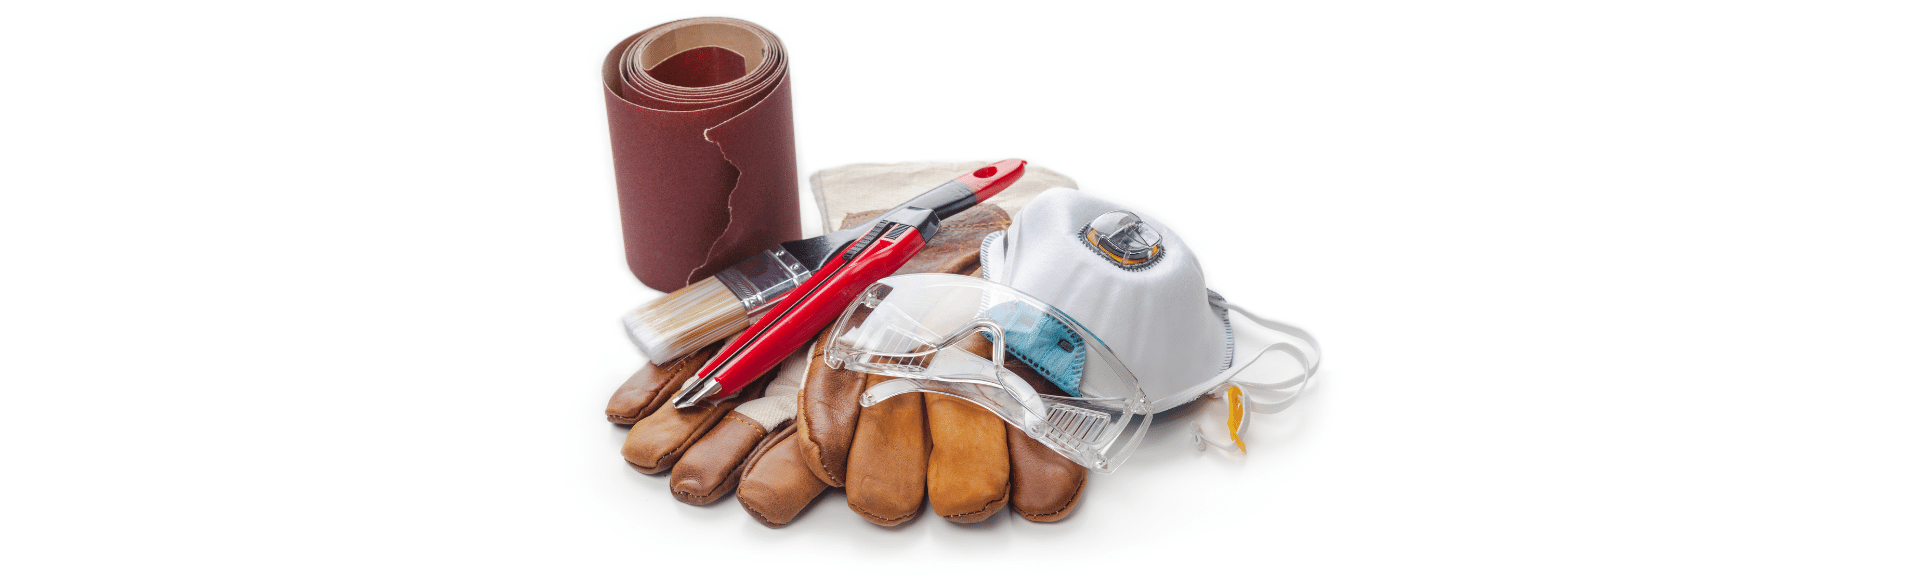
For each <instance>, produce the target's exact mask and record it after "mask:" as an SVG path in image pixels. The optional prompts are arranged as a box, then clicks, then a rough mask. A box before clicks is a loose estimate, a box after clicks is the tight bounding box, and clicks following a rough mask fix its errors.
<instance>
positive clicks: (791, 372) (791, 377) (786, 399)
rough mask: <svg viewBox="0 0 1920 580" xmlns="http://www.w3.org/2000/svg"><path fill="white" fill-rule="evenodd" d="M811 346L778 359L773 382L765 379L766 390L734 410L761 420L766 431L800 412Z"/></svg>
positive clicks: (775, 427)
mask: <svg viewBox="0 0 1920 580" xmlns="http://www.w3.org/2000/svg"><path fill="white" fill-rule="evenodd" d="M809 350H811V349H810V348H802V349H800V350H799V351H797V352H795V353H793V355H792V356H789V357H787V360H786V361H783V362H781V363H780V371H779V373H778V374H775V375H773V382H770V383H767V393H766V394H765V395H761V396H760V398H758V399H754V400H751V401H747V402H745V403H741V404H740V406H738V407H734V408H733V410H734V411H736V412H738V413H740V414H742V415H746V416H747V417H748V418H750V419H753V420H755V421H759V422H760V426H762V427H766V428H767V430H768V431H772V430H775V429H779V428H780V426H781V425H785V424H786V423H787V422H788V421H792V420H793V416H794V415H795V414H797V413H799V412H800V403H799V399H800V385H803V384H806V381H807V353H808V351H809Z"/></svg>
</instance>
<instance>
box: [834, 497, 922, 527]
mask: <svg viewBox="0 0 1920 580" xmlns="http://www.w3.org/2000/svg"><path fill="white" fill-rule="evenodd" d="M847 507H848V508H852V509H853V511H856V512H860V515H862V516H866V517H867V519H870V520H879V521H883V522H887V523H888V524H897V523H900V522H904V521H907V520H910V519H913V516H917V515H920V511H919V510H914V512H913V513H910V514H907V515H904V516H900V517H897V518H889V517H885V516H881V515H879V514H875V513H873V512H870V511H867V510H865V509H861V508H860V506H858V505H854V503H853V502H851V501H849V502H847Z"/></svg>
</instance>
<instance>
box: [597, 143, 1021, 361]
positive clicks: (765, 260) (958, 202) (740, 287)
mask: <svg viewBox="0 0 1920 580" xmlns="http://www.w3.org/2000/svg"><path fill="white" fill-rule="evenodd" d="M1026 168H1027V162H1026V161H1022V160H1019V159H1008V160H1005V161H1000V162H997V163H994V164H992V165H988V166H985V167H981V168H979V169H976V170H974V171H971V172H968V173H967V174H965V175H961V176H959V177H956V178H954V179H953V180H952V181H948V182H946V183H943V184H941V185H940V186H939V187H935V188H933V189H931V190H928V191H927V192H926V193H922V194H920V195H919V196H917V197H914V198H913V199H911V200H908V201H907V202H906V203H903V204H900V205H899V206H896V207H894V208H893V210H889V211H888V212H886V213H892V212H893V211H898V210H903V209H906V208H921V209H926V210H930V211H932V212H933V214H934V216H936V217H937V218H939V219H945V218H948V217H952V216H953V215H954V214H958V213H960V212H961V211H964V210H966V209H967V208H970V207H973V206H974V204H977V203H980V202H982V201H985V200H986V199H987V198H990V197H993V195H994V194H996V193H1000V192H1001V191H1004V190H1006V189H1007V187H1008V186H1010V185H1013V182H1014V181H1016V180H1019V179H1020V176H1021V175H1024V174H1025V173H1026ZM882 215H883V216H884V215H885V214H884V213H883V214H882ZM879 220H880V218H879V217H876V218H874V219H871V220H868V221H866V222H864V223H860V224H856V225H853V226H851V227H848V228H844V229H841V230H840V231H836V232H833V233H830V234H827V235H824V236H815V237H811V238H807V239H804V240H794V241H791V242H785V243H782V244H780V245H778V246H774V247H772V248H769V249H767V250H766V251H764V252H761V253H759V254H756V255H754V256H753V257H751V258H747V259H746V260H742V261H741V262H740V263H737V264H734V265H733V266H732V267H729V268H727V269H725V270H721V271H720V272H719V273H717V274H714V275H713V277H710V278H706V279H703V280H700V281H698V282H694V283H693V284H691V285H688V286H687V287H685V288H681V289H679V290H675V291H673V292H672V293H669V294H667V295H665V296H661V297H659V298H655V299H653V300H652V301H650V302H648V303H646V304H643V305H641V306H640V307H639V308H637V309H634V311H633V312H629V313H627V315H626V316H623V317H621V319H620V320H621V322H622V323H623V324H624V325H625V326H626V328H627V337H628V338H631V339H633V344H634V345H635V346H638V347H640V352H641V353H643V354H645V355H647V360H649V361H652V362H653V364H656V365H664V364H666V363H668V362H671V361H673V360H675V359H678V358H680V357H682V356H686V355H687V354H688V353H692V352H693V351H696V350H699V349H700V348H701V347H704V346H707V345H709V344H713V343H715V342H718V341H719V340H721V339H723V338H726V337H728V336H731V335H733V334H735V333H738V332H740V331H741V330H745V329H746V328H747V326H748V324H749V322H750V321H751V320H750V319H751V318H753V316H755V315H757V314H760V313H761V312H763V311H765V310H766V309H767V308H769V307H772V306H773V305H774V304H775V303H777V302H779V301H780V298H781V296H784V295H785V294H786V293H787V292H790V291H792V290H793V289H794V288H798V287H799V286H800V285H801V284H803V283H805V282H806V281H807V279H808V278H810V277H812V276H813V274H814V273H815V272H818V271H820V268H821V267H822V266H824V265H826V263H827V262H828V260H829V259H831V258H833V257H834V256H835V255H836V254H838V253H840V251H841V250H844V249H846V247H847V246H848V245H849V244H852V243H854V242H855V241H857V240H859V239H860V237H861V236H862V235H863V234H865V233H867V232H868V231H870V230H872V229H873V226H875V225H877V224H878V223H879Z"/></svg>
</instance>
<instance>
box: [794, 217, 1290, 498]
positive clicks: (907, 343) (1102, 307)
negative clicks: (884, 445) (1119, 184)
mask: <svg viewBox="0 0 1920 580" xmlns="http://www.w3.org/2000/svg"><path fill="white" fill-rule="evenodd" d="M980 263H981V271H982V276H983V277H984V278H985V279H984V280H982V279H977V278H969V277H965V276H953V275H943V274H915V275H906V276H893V277H889V278H885V279H882V280H880V281H879V282H876V283H874V284H873V285H872V286H870V287H868V288H867V289H866V290H865V291H863V292H862V293H861V295H860V296H859V297H858V298H856V299H855V300H854V302H853V303H852V304H850V305H849V306H848V307H847V309H846V311H844V312H843V313H842V314H841V316H840V318H839V320H838V321H837V322H836V323H835V324H834V327H833V331H832V336H833V337H834V339H833V341H832V342H831V343H830V345H829V346H828V347H827V353H826V354H827V364H828V365H831V366H833V367H835V368H842V367H844V368H847V369H851V370H855V371H860V372H866V373H874V374H881V375H887V376H894V377H900V378H898V379H895V380H890V381H886V382H883V383H879V384H876V385H874V386H871V387H868V389H867V390H866V391H865V392H864V393H863V394H862V396H861V399H860V403H861V404H862V405H873V404H875V403H878V402H879V401H881V400H884V399H886V398H888V397H892V396H895V395H899V394H902V393H908V392H928V393H940V394H945V395H951V396H955V397H959V398H961V399H964V400H967V401H970V402H972V403H975V404H978V405H980V406H982V407H985V408H987V409H988V410H991V411H993V412H994V413H995V414H997V415H999V416H1000V417H1001V418H1002V419H1005V420H1006V421H1007V422H1008V423H1009V424H1011V425H1013V426H1014V427H1015V428H1018V429H1021V430H1022V431H1024V432H1025V433H1027V434H1028V435H1030V436H1032V437H1033V438H1034V439H1035V440H1037V441H1039V442H1041V443H1043V444H1045V445H1047V446H1048V447H1050V448H1052V449H1053V450H1055V451H1058V452H1059V453H1061V454H1062V455H1064V456H1066V457H1068V458H1070V459H1072V460H1073V461H1075V462H1077V463H1079V464H1081V465H1085V466H1087V467H1088V468H1090V469H1093V470H1095V471H1100V472H1110V471H1113V470H1114V469H1115V468H1116V467H1118V466H1119V465H1120V463H1121V462H1123V461H1125V460H1126V458H1127V457H1128V456H1129V455H1131V454H1132V452H1133V450H1134V448H1135V447H1137V446H1138V445H1139V443H1140V440H1141V436H1142V435H1144V433H1145V431H1146V428H1147V427H1148V425H1150V424H1151V420H1152V416H1153V414H1155V413H1158V412H1162V411H1166V410H1168V409H1172V408H1174V407H1178V406H1181V405H1184V404H1186V403H1189V402H1192V401H1194V400H1196V399H1200V398H1202V397H1208V396H1211V397H1214V398H1216V399H1219V400H1220V401H1221V402H1223V403H1224V405H1223V406H1224V409H1225V412H1224V413H1216V414H1215V415H1216V416H1213V417H1209V418H1208V419H1205V420H1202V421H1200V422H1197V423H1195V425H1194V427H1193V438H1194V441H1195V442H1196V445H1199V446H1200V447H1201V448H1205V446H1206V445H1209V444H1211V445H1214V446H1216V447H1219V448H1221V449H1226V450H1229V451H1240V452H1244V451H1245V449H1246V447H1245V445H1244V444H1243V442H1242V440H1241V437H1240V435H1241V434H1242V432H1243V430H1244V429H1245V428H1246V425H1247V421H1246V418H1247V414H1248V413H1255V412H1260V413H1272V412H1278V411H1280V410H1281V409H1285V408H1286V407H1288V406H1290V405H1292V404H1293V401H1295V400H1297V399H1298V397H1299V395H1300V393H1301V391H1302V389H1304V388H1305V386H1306V384H1307V380H1308V379H1310V378H1312V377H1313V374H1314V372H1315V370H1317V369H1318V368H1319V364H1320V350H1319V346H1318V344H1317V343H1315V342H1314V340H1313V337H1312V336H1311V335H1308V334H1307V333H1306V332H1305V331H1303V330H1300V329H1299V328H1295V327H1293V326H1289V325H1286V324H1282V323H1278V322H1273V321H1270V320H1267V319H1264V318H1260V317H1258V316H1254V315H1252V314H1249V313H1247V312H1246V311H1245V310H1242V309H1240V308H1239V307H1238V306H1235V305H1233V304H1232V303H1229V302H1227V300H1226V299H1225V298H1222V297H1221V296H1220V295H1219V294H1215V293H1213V292H1212V291H1209V290H1207V287H1206V281H1205V278H1204V277H1203V276H1202V275H1201V272H1200V261H1199V260H1197V259H1195V258H1194V257H1193V254H1192V253H1191V252H1190V251H1188V249H1187V246H1186V244H1185V243H1183V242H1181V241H1180V238H1179V237H1178V236H1175V235H1173V232H1172V231H1171V230H1169V229H1167V228H1166V226H1165V225H1163V224H1161V223H1159V222H1156V221H1154V220H1152V219H1149V218H1146V217H1144V216H1141V215H1139V214H1137V213H1134V212H1132V211H1129V210H1127V209H1125V208H1121V207H1119V206H1116V205H1114V204H1112V203H1109V202H1106V201H1103V200H1101V199H1099V198H1096V197H1093V196H1090V195H1086V194H1083V193H1080V192H1078V191H1074V190H1071V189H1065V188H1055V189H1051V190H1048V191H1047V192H1046V193H1043V194H1041V195H1040V196H1039V197H1037V198H1035V199H1034V200H1033V201H1032V203H1031V204H1029V205H1028V206H1027V207H1026V208H1025V209H1023V210H1021V211H1020V212H1019V213H1018V214H1016V215H1015V216H1014V218H1013V223H1012V225H1011V226H1010V227H1008V229H1007V230H1006V232H1004V234H1001V233H996V234H992V235H990V236H988V237H987V238H986V239H985V240H984V241H983V242H982V244H981V250H980ZM1236 315H1237V316H1236ZM1250 325H1251V326H1259V327H1264V328H1267V329H1270V330H1272V331H1275V333H1277V334H1278V335H1279V336H1278V337H1274V338H1272V339H1267V340H1259V339H1253V338H1251V336H1250V335H1251V334H1252V333H1249V332H1240V333H1236V332H1234V329H1235V328H1236V327H1239V328H1242V329H1247V328H1249V327H1250ZM975 334H978V335H982V336H984V337H985V338H986V339H987V341H988V344H989V347H988V348H987V349H986V350H985V351H984V352H970V351H967V350H965V349H963V348H961V347H960V345H961V344H963V342H964V341H965V340H967V339H968V338H969V337H971V336H973V335H975ZM1268 352H1280V353H1284V354H1286V355H1287V356H1288V358H1289V359H1290V360H1291V362H1292V363H1295V364H1297V366H1294V367H1291V368H1290V369H1282V370H1283V371H1285V372H1282V373H1281V375H1282V376H1283V377H1285V378H1284V379H1283V380H1279V381H1273V382H1250V381H1246V380H1238V377H1239V375H1240V374H1241V373H1243V372H1245V371H1247V370H1249V368H1250V367H1252V366H1253V365H1254V363H1256V362H1258V361H1259V360H1260V359H1261V358H1262V357H1263V356H1264V355H1265V354H1266V353H1268ZM1013 359H1018V362H1020V363H1023V364H1022V365H1016V366H1021V367H1024V369H1028V370H1029V371H1030V372H1031V373H1033V374H1026V375H1023V374H1022V373H1021V372H1019V371H1018V370H1015V369H1014V368H1013V367H1010V366H1008V365H1009V364H1010V363H1012V362H1014V360H1013ZM1036 383H1044V384H1036ZM1054 389H1057V392H1056V391H1054ZM1256 393H1257V394H1260V395H1261V397H1255V396H1253V395H1255V394H1256ZM1220 415H1224V416H1220ZM1204 426H1211V429H1208V428H1207V427H1204ZM1209 430H1211V431H1213V433H1214V434H1212V435H1209V434H1208V431H1209ZM1222 435H1224V436H1225V439H1226V440H1227V441H1223V440H1222Z"/></svg>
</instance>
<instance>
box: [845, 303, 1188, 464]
mask: <svg viewBox="0 0 1920 580" xmlns="http://www.w3.org/2000/svg"><path fill="white" fill-rule="evenodd" d="M832 332H833V333H832V336H833V337H834V339H833V342H832V343H831V344H830V345H829V346H828V348H827V364H828V365H829V366H831V367H834V368H846V369H849V370H854V371H859V372H865V373H872V374H879V375H885V376H892V377H900V378H899V379H895V380H890V381H886V382H883V383H880V384H877V385H874V386H872V387H869V388H868V389H867V391H866V392H865V393H863V394H862V395H861V397H860V404H861V405H862V406H872V405H874V404H875V403H878V402H880V401H883V400H886V399H887V398H889V397H893V396H895V395H899V394H903V393H910V392H922V393H938V394H942V395H951V396H954V397H959V398H961V399H964V400H967V401H969V402H972V403H974V404H977V405H980V406H981V407H985V408H986V409H988V410H990V411H992V412H993V413H994V414H996V415H999V416H1000V418H1001V419H1004V420H1006V421H1007V423H1008V424H1010V425H1013V426H1014V427H1017V428H1019V429H1020V430H1022V431H1024V432H1026V433H1027V434H1028V435H1030V436H1032V437H1033V438H1034V439H1035V440H1038V441H1040V442H1041V443H1042V444H1045V445H1046V446H1047V447H1049V448H1052V449H1053V450H1054V451H1058V452H1059V453H1060V454H1061V455H1064V456H1066V457H1067V458H1068V459H1071V460H1073V461H1074V462H1075V463H1079V464H1081V465H1084V466H1086V467H1087V468H1088V469H1092V470H1094V471H1098V472H1102V473H1107V472H1112V471H1113V470H1114V469H1115V468H1117V467H1119V465H1120V463H1121V462H1123V461H1125V460H1126V458H1127V456H1128V455H1130V454H1132V452H1133V449H1134V447H1136V446H1138V445H1139V444H1140V438H1141V436H1142V435H1144V434H1145V433H1146V431H1147V425H1148V423H1149V422H1150V421H1151V418H1152V415H1151V414H1150V413H1148V412H1147V396H1146V393H1144V392H1142V391H1141V389H1140V385H1139V381H1138V380H1136V379H1135V378H1134V375H1133V373H1132V372H1131V371H1128V370H1127V367H1126V365H1124V364H1121V363H1120V359H1119V357H1116V356H1114V354H1113V352H1112V351H1110V350H1109V349H1108V348H1107V345H1106V343H1103V342H1101V341H1100V337H1098V336H1095V335H1094V334H1093V333H1092V332H1090V331H1088V330H1087V329H1086V328H1084V327H1082V326H1081V325H1080V323H1079V322H1075V321H1074V320H1073V318H1072V317H1070V316H1067V315H1066V313H1063V312H1061V311H1059V310H1057V309H1055V308H1053V307H1052V306H1048V305H1047V304H1046V303H1044V302H1041V301H1040V300H1038V299H1036V298H1033V297H1032V296H1028V295H1027V294H1026V293H1023V292H1020V291H1018V290H1014V289H1013V288H1010V287H1007V286H1004V285H1001V284H997V283H993V282H988V281H985V280H981V279H979V278H970V277H966V276H954V275H950V274H912V275H906V276H893V277H890V278H885V279H882V280H880V281H879V282H876V283H874V284H873V285H872V286H869V287H867V289H866V291H865V292H863V293H862V294H861V295H860V296H859V298H857V299H855V301H854V302H853V304H851V305H850V306H848V307H847V310H846V311H845V312H843V313H841V315H840V319H839V321H838V322H836V323H835V324H834V326H833V331H832ZM975 335H981V336H983V337H984V338H985V339H986V342H988V343H990V345H991V346H990V347H987V348H979V347H977V346H976V348H975V350H976V351H985V352H970V351H969V350H968V349H967V348H964V347H963V342H966V343H971V344H974V345H979V341H969V340H968V339H970V338H972V337H973V336H975ZM1008 355H1011V356H1012V358H1013V359H1015V360H1017V361H1019V362H1020V363H1024V365H1016V366H1026V367H1031V369H1032V371H1034V372H1032V373H1026V374H1027V376H1026V377H1022V376H1021V374H1020V373H1016V372H1015V371H1013V370H1009V368H1008V363H1009V362H1010V361H1009V360H1008ZM1022 370H1025V369H1022Z"/></svg>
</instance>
